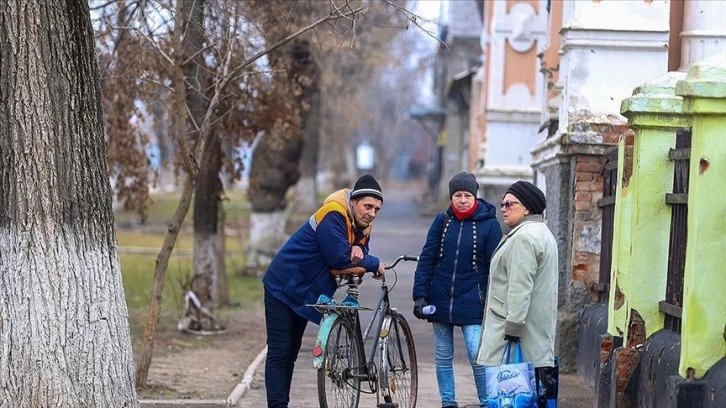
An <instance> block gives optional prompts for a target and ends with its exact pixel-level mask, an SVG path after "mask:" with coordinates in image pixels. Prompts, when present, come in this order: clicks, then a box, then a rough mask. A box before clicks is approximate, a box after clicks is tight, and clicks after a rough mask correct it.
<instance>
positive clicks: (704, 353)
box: [678, 99, 726, 378]
mask: <svg viewBox="0 0 726 408" xmlns="http://www.w3.org/2000/svg"><path fill="white" fill-rule="evenodd" d="M720 103H722V104H724V109H725V110H726V100H724V99H721V100H720ZM693 130H694V134H693V137H692V141H691V168H690V172H689V176H688V177H689V180H688V243H687V245H686V270H685V275H684V283H683V285H684V291H683V323H682V329H681V330H682V335H681V363H680V367H679V369H678V371H679V374H680V375H681V376H683V377H685V376H686V369H688V368H689V367H693V368H695V370H696V376H697V377H699V378H700V377H702V376H703V375H704V374H705V373H706V371H707V370H708V369H709V368H710V367H711V366H712V365H713V364H714V363H716V362H717V361H718V360H720V359H721V358H723V357H725V356H726V339H724V330H725V329H726V137H725V136H726V115H723V116H707V117H699V116H696V117H695V119H694V126H693ZM702 158H703V159H705V160H706V161H708V163H709V164H708V168H707V170H705V171H703V172H701V166H700V163H699V162H700V161H701V159H702Z"/></svg>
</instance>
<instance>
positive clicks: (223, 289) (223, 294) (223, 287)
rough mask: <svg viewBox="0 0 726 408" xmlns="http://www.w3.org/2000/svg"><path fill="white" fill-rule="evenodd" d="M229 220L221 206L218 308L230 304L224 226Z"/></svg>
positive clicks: (218, 235) (219, 220)
mask: <svg viewBox="0 0 726 408" xmlns="http://www.w3.org/2000/svg"><path fill="white" fill-rule="evenodd" d="M226 220H227V212H226V211H225V210H224V206H223V205H220V206H219V214H218V216H217V230H218V231H219V233H218V234H217V238H218V239H219V245H218V247H217V296H216V297H215V298H216V300H217V306H218V307H227V306H229V305H230V303H229V290H228V289H227V267H226V265H225V260H226V256H227V237H226V235H225V229H224V226H225V225H226V224H225V222H226Z"/></svg>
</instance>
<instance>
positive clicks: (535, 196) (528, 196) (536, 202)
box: [505, 181, 547, 214]
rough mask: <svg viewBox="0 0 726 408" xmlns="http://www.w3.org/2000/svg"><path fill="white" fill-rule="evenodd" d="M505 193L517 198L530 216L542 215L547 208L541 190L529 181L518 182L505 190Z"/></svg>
mask: <svg viewBox="0 0 726 408" xmlns="http://www.w3.org/2000/svg"><path fill="white" fill-rule="evenodd" d="M507 193H509V194H511V195H513V196H515V197H517V198H518V199H519V201H521V202H522V205H523V206H524V207H525V208H526V209H528V210H529V211H530V212H531V213H532V214H542V212H543V211H544V210H545V207H547V199H546V198H545V195H544V193H543V192H542V190H540V189H539V188H537V186H535V185H534V184H532V183H530V182H529V181H518V182H516V183H514V184H512V185H511V186H509V188H508V189H507ZM505 194H506V193H505Z"/></svg>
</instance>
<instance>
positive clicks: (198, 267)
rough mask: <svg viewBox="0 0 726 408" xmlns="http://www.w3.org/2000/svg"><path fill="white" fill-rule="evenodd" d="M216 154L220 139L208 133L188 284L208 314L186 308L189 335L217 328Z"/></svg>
mask: <svg viewBox="0 0 726 408" xmlns="http://www.w3.org/2000/svg"><path fill="white" fill-rule="evenodd" d="M220 155H221V145H220V140H219V138H218V137H216V135H215V134H214V133H212V134H210V135H209V143H208V144H207V150H206V151H205V152H204V155H203V159H202V163H201V166H200V168H199V178H198V179H197V188H196V191H195V192H194V276H193V277H192V281H191V290H192V291H193V292H194V295H195V296H196V297H197V299H198V300H199V302H200V303H201V308H202V310H205V311H207V312H208V313H201V310H198V309H200V308H199V307H193V308H190V309H187V311H186V316H185V317H187V318H191V320H189V322H190V323H191V326H189V327H187V330H189V331H192V332H197V331H204V332H209V331H214V330H220V329H221V327H220V326H219V325H218V324H216V323H215V319H214V316H213V314H212V313H213V310H214V303H215V301H216V299H217V293H216V291H217V273H218V270H219V266H218V264H219V262H220V259H219V244H220V238H219V234H220V233H222V232H223V231H224V228H222V229H220V228H218V224H219V221H218V217H217V215H218V212H219V208H220V196H221V194H222V181H221V180H220V178H219V172H220V169H221V166H222V160H221V157H220ZM221 262H224V259H222V260H221Z"/></svg>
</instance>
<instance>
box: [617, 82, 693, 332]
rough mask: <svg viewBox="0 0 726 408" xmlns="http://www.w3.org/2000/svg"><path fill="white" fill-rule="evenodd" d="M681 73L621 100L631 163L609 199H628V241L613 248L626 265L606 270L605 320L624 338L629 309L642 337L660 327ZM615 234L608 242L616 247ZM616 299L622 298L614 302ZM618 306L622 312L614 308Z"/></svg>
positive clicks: (680, 122) (683, 119)
mask: <svg viewBox="0 0 726 408" xmlns="http://www.w3.org/2000/svg"><path fill="white" fill-rule="evenodd" d="M684 77H685V74H683V73H681V72H669V73H667V74H665V75H663V76H661V77H660V78H658V79H656V80H654V81H651V82H648V83H646V84H644V85H641V86H639V87H637V88H635V90H634V91H633V96H631V97H630V98H628V99H625V100H624V101H623V103H622V108H621V110H622V113H623V115H625V116H626V117H627V118H628V126H629V127H630V128H631V129H633V130H634V132H635V134H634V138H633V169H632V175H631V177H630V180H629V181H628V186H626V187H624V188H622V189H620V191H619V193H620V194H618V196H617V197H616V204H615V205H616V207H617V205H618V199H620V200H621V202H622V201H623V200H631V208H630V214H631V215H630V218H629V219H626V218H623V219H620V220H619V221H620V225H619V227H620V231H619V232H620V233H622V234H624V235H625V236H626V237H627V239H628V241H629V243H630V245H629V246H628V247H626V248H625V253H619V254H618V265H619V266H622V265H626V266H625V268H624V270H616V269H613V272H615V273H614V274H613V275H612V276H611V284H610V288H611V293H610V302H611V307H612V308H613V311H614V313H612V316H611V317H610V318H609V322H610V323H611V326H610V329H611V330H612V331H611V333H623V334H622V335H623V337H625V338H627V337H628V326H629V325H628V323H629V319H630V317H631V313H630V311H631V310H635V311H637V313H638V314H639V315H640V316H641V317H642V318H643V321H644V322H645V330H646V333H645V334H646V337H647V336H649V335H651V334H653V333H655V332H656V331H658V330H660V329H662V328H663V317H662V315H661V314H660V311H659V309H658V302H659V301H661V300H663V299H664V298H665V292H666V281H667V274H666V271H667V270H668V242H669V241H668V237H669V234H670V225H671V206H670V205H668V204H666V202H665V196H666V194H667V193H670V192H672V191H673V168H674V164H673V161H671V160H669V159H668V151H669V150H670V149H672V148H674V147H675V144H676V143H675V141H676V132H677V130H678V129H679V128H683V127H688V126H690V117H689V116H688V115H685V114H684V113H683V111H682V104H683V99H682V98H681V97H680V96H676V94H675V86H676V81H678V80H679V79H683V78H684ZM621 180H622V179H621ZM627 229H629V233H627V232H626V231H625V230H627ZM618 238H619V237H615V242H614V244H613V248H618V249H620V250H622V249H623V247H622V246H620V245H619V243H618ZM618 290H620V292H621V293H617V291H618ZM616 299H622V301H621V302H619V304H615V303H616ZM618 306H620V307H624V308H625V313H618V312H617V310H618V309H619V308H620V307H618Z"/></svg>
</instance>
